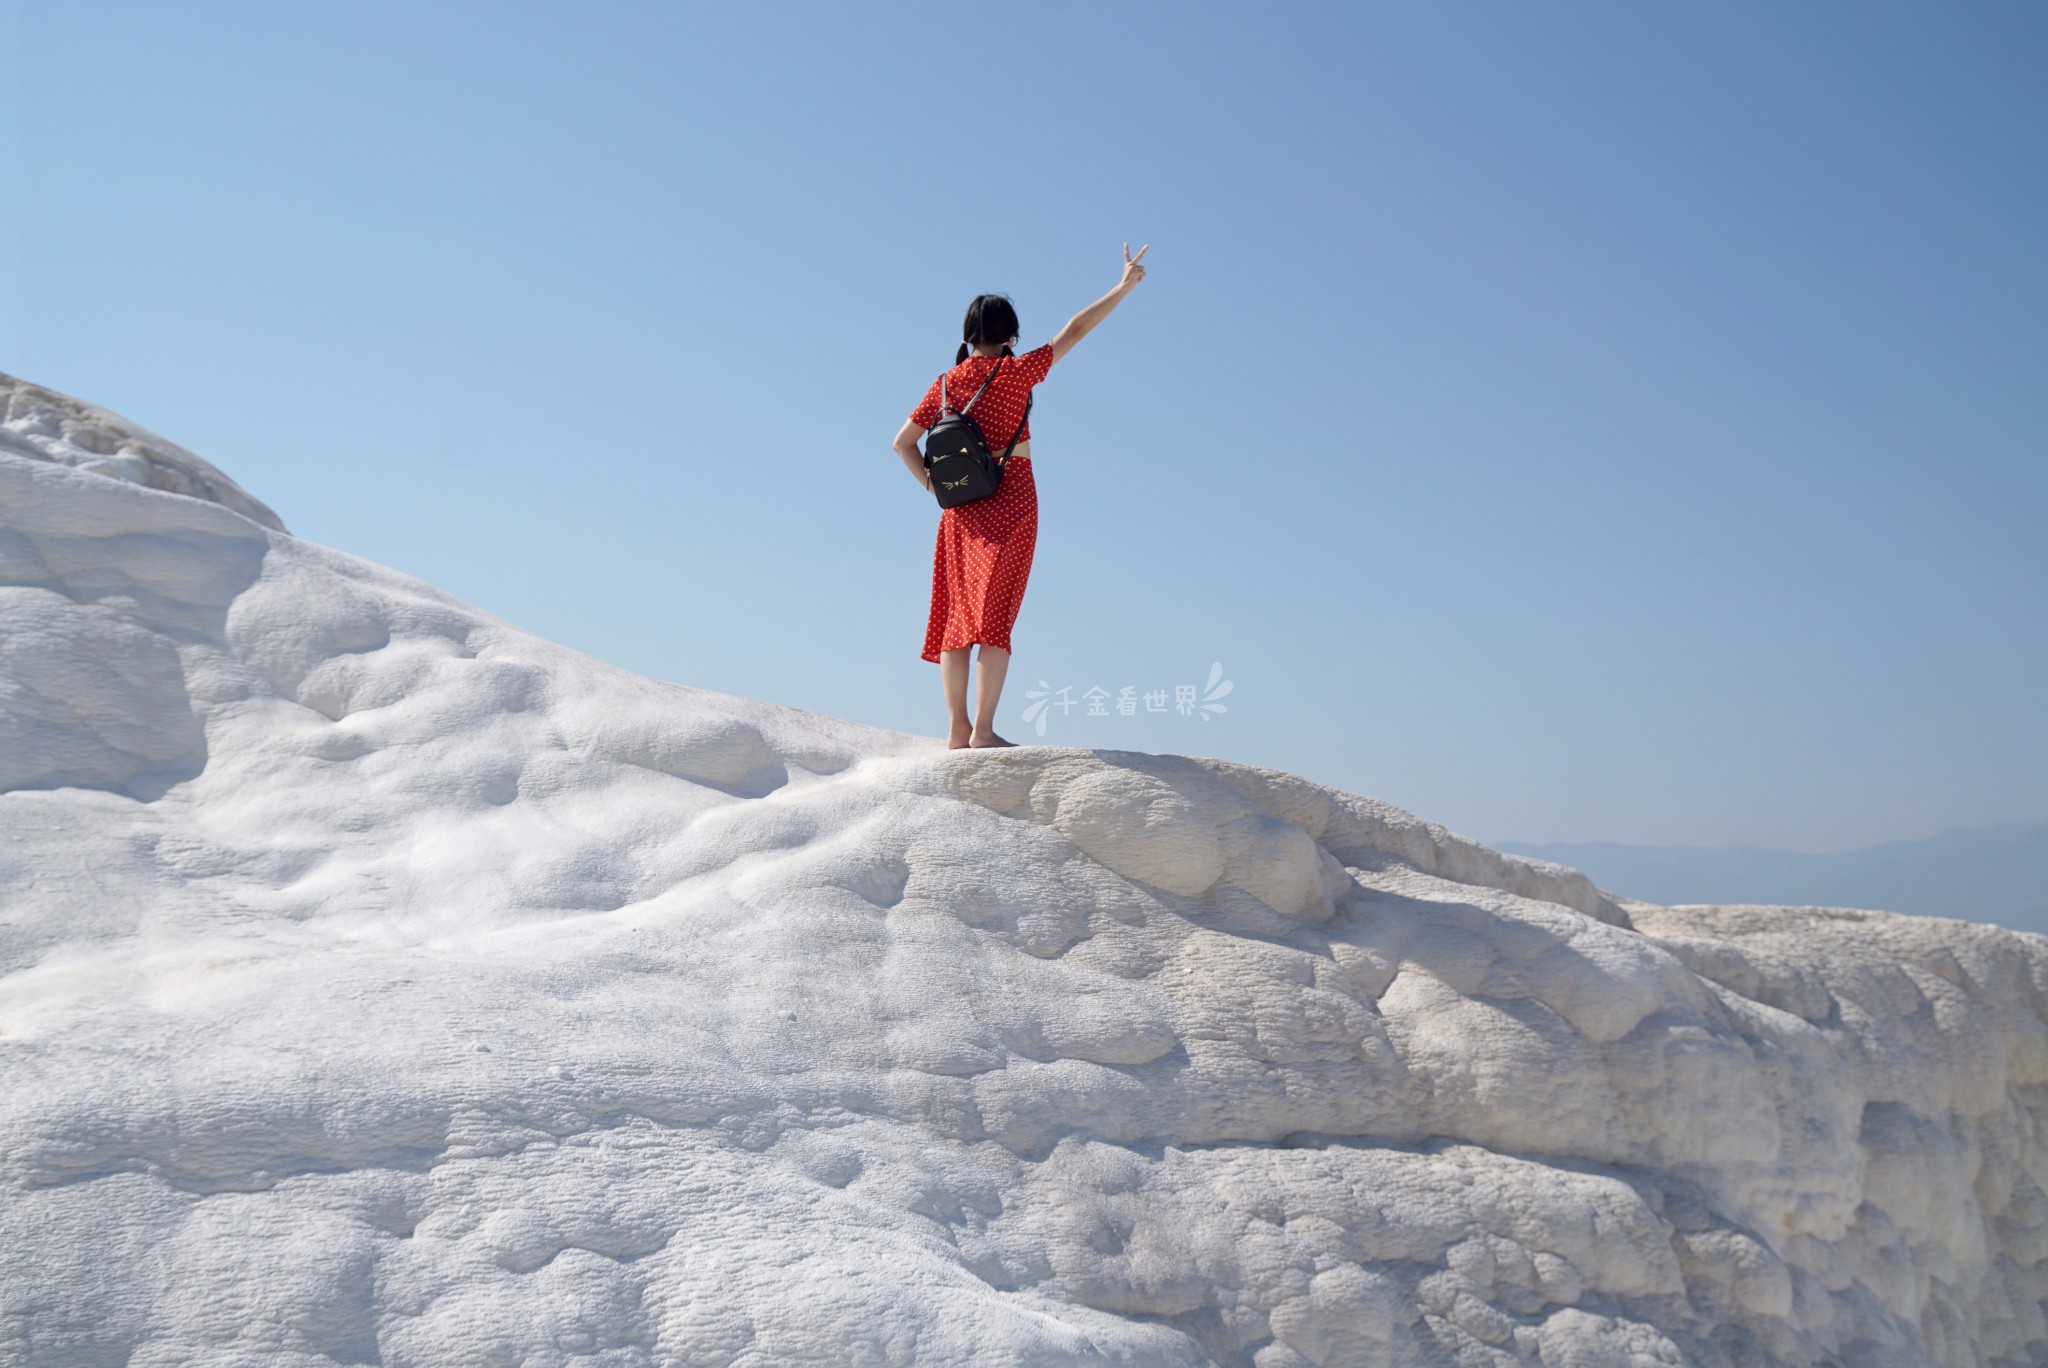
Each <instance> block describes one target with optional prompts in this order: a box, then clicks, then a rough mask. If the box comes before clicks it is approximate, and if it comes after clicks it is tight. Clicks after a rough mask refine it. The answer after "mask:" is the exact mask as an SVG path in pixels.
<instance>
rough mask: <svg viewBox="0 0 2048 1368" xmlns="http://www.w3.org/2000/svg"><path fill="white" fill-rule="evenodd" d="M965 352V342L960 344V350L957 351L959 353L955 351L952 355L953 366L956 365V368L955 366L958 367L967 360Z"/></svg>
mask: <svg viewBox="0 0 2048 1368" xmlns="http://www.w3.org/2000/svg"><path fill="white" fill-rule="evenodd" d="M967 350H968V348H967V344H966V343H965V342H962V343H961V344H960V350H959V351H957V352H954V353H953V364H954V365H956V366H957V365H959V364H960V363H961V362H962V361H965V360H966V359H967Z"/></svg>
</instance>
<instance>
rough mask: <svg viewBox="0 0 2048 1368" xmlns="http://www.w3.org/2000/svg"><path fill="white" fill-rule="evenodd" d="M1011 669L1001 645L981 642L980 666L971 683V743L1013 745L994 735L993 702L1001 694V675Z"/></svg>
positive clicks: (1012, 742)
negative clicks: (972, 707)
mask: <svg viewBox="0 0 2048 1368" xmlns="http://www.w3.org/2000/svg"><path fill="white" fill-rule="evenodd" d="M1009 672H1010V653H1009V652H1008V651H1005V650H1004V649H1002V648H1001V647H1000V646H991V645H989V644H988V643H987V642H985V641H984V642H983V643H982V644H981V669H980V670H978V671H977V672H976V673H977V675H978V676H979V678H978V679H976V681H975V686H974V730H973V732H972V733H971V734H970V735H969V736H968V739H967V744H968V745H970V746H982V747H987V746H1014V745H1016V744H1017V743H1016V742H1014V741H1005V740H1003V738H1002V737H1000V736H997V735H996V704H997V702H999V701H1000V700H1001V699H1002V696H1003V676H1004V675H1007V674H1008V673H1009Z"/></svg>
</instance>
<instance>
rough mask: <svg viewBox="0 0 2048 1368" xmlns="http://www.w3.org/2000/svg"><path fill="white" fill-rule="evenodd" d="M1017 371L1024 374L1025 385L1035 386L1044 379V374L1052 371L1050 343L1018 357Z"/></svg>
mask: <svg viewBox="0 0 2048 1368" xmlns="http://www.w3.org/2000/svg"><path fill="white" fill-rule="evenodd" d="M1017 369H1018V370H1020V371H1022V372H1023V373H1024V380H1025V383H1026V384H1031V385H1036V384H1037V383H1038V382H1039V381H1041V380H1043V379H1045V373H1046V372H1047V371H1049V370H1051V369H1052V343H1050V342H1048V343H1046V344H1045V345H1044V346H1042V347H1039V348H1037V349H1036V350H1034V351H1028V352H1025V353H1024V354H1023V355H1022V356H1020V357H1018V358H1017Z"/></svg>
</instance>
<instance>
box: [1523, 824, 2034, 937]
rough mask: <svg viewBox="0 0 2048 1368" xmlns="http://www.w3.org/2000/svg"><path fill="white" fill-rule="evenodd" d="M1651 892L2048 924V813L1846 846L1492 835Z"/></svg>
mask: <svg viewBox="0 0 2048 1368" xmlns="http://www.w3.org/2000/svg"><path fill="white" fill-rule="evenodd" d="M1489 844H1491V845H1492V846H1493V847H1494V849H1496V850H1505V851H1510V852H1512V853H1514V854H1517V855H1533V856H1535V857H1537V858H1538V859H1543V860H1554V861H1556V862H1557V863H1558V864H1562V865H1569V866H1571V867H1572V868H1573V869H1578V870H1582V871H1584V872H1585V873H1586V874H1587V875H1588V876H1590V877H1591V878H1592V880H1593V882H1594V883H1596V884H1598V885H1600V887H1602V888H1605V889H1607V890H1608V891H1609V892H1613V893H1621V894H1625V895H1626V896H1628V897H1631V898H1641V899H1644V900H1646V901H1648V902H1656V903H1664V904H1666V905H1672V904H1677V903H1773V904H1781V905H1790V906H1818V907H1866V908H1875V909H1878V910H1881V911H1886V912H1912V913H1917V914H1920V915H1923V916H1932V917H1959V918H1961V919H1963V920H1965V921H1979V922H1996V923H1998V924H1999V925H2000V926H2006V927H2010V928H2012V929H2013V930H2015V931H2035V932H2040V933H2043V934H2048V822H2044V823H2024V822H2004V823H2000V824H1999V825H1997V826H1988V827H1974V828H1962V827H1959V828H1956V829H1955V830H1952V831H1944V832H1942V833H1941V834H1940V835H1939V836H1930V837H1928V838H1927V839H1925V840H1920V841H1886V842H1885V843H1884V844H1882V845H1874V846H1870V847H1869V848H1867V849H1864V850H1851V851H1847V852H1844V853H1842V854H1838V855H1801V854H1796V853H1794V852H1792V851H1789V850H1763V849H1759V848H1758V847H1756V846H1637V845H1621V844H1618V843H1616V842H1612V841H1585V842H1572V841H1552V842H1549V843H1547V844H1544V845H1529V844H1526V843H1523V842H1518V841H1493V842H1490V843H1489Z"/></svg>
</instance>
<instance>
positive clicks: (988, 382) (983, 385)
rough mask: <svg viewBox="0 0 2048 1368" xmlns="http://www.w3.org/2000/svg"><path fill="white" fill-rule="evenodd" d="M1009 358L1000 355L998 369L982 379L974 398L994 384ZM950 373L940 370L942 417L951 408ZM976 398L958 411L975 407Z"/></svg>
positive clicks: (1013, 444) (940, 407)
mask: <svg viewBox="0 0 2048 1368" xmlns="http://www.w3.org/2000/svg"><path fill="white" fill-rule="evenodd" d="M1009 359H1010V358H1009V357H1007V356H1004V357H998V358H997V360H996V369H995V370H992V371H990V372H989V373H988V379H986V380H984V381H982V382H981V389H978V390H976V391H975V392H974V399H979V398H981V390H985V389H987V388H988V387H989V386H990V385H992V384H994V383H995V380H996V371H1000V370H1001V369H1002V368H1003V362H1005V361H1007V360H1009ZM950 373H951V372H948V371H940V372H939V416H940V417H941V418H943V417H945V416H946V413H947V410H948V409H949V408H950V407H951V405H949V404H947V403H946V376H947V375H948V374H950ZM974 399H969V400H968V401H967V408H964V409H960V410H958V411H959V412H960V413H962V414H965V413H966V412H967V409H971V408H973V407H974ZM1010 445H1011V446H1015V445H1016V443H1015V442H1012V443H1010ZM1004 454H1005V455H1007V454H1008V453H1007V452H1006V453H1004Z"/></svg>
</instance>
